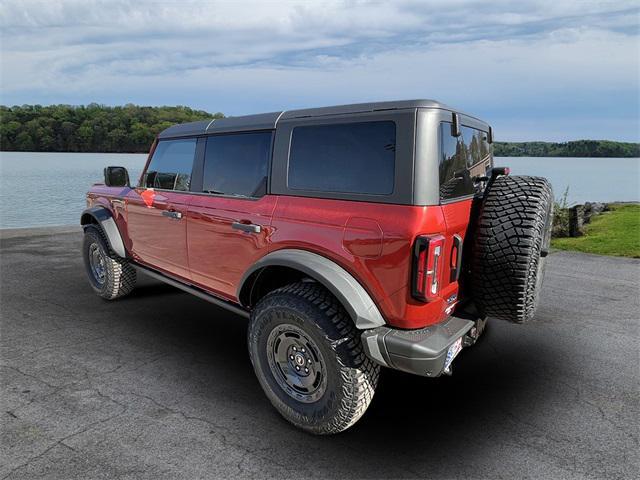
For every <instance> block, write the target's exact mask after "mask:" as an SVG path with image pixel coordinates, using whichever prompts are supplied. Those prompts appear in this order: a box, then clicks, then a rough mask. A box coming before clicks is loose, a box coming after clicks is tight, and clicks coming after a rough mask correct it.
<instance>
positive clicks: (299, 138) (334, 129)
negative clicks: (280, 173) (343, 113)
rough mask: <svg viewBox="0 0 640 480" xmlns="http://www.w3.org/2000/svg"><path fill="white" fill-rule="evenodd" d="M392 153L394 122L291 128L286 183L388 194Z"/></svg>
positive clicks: (298, 187) (314, 188)
mask: <svg viewBox="0 0 640 480" xmlns="http://www.w3.org/2000/svg"><path fill="white" fill-rule="evenodd" d="M395 152H396V125H395V123H394V122H390V121H378V122H362V123H343V124H332V125H313V126H303V127H295V128H294V129H293V132H292V134H291V149H290V153H289V172H288V177H287V183H288V186H289V188H291V189H294V190H310V191H322V192H339V193H356V194H369V195H388V194H391V193H393V185H394V172H395Z"/></svg>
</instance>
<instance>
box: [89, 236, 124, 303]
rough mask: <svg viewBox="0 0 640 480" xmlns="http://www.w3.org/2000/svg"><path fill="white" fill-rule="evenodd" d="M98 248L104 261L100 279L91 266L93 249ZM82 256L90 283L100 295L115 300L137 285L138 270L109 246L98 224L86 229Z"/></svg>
mask: <svg viewBox="0 0 640 480" xmlns="http://www.w3.org/2000/svg"><path fill="white" fill-rule="evenodd" d="M92 248H98V249H99V253H100V254H101V255H102V257H101V258H102V260H103V262H104V268H103V270H104V277H103V281H102V282H101V281H100V280H98V278H97V277H96V275H95V274H94V272H93V271H92V267H91V260H90V255H91V253H90V252H91V249H92ZM82 258H83V260H84V266H85V270H86V272H87V277H88V278H89V284H90V285H91V288H93V290H94V292H96V293H97V294H98V295H99V296H100V297H102V298H104V299H105V300H115V299H116V298H120V297H123V296H125V295H127V294H128V293H130V292H131V291H132V290H133V289H134V287H135V285H136V270H135V268H133V266H132V265H131V264H130V263H129V262H128V261H127V260H126V259H124V258H121V257H119V256H118V255H116V253H115V252H114V251H113V250H112V249H111V247H110V246H109V242H108V241H107V239H106V237H105V235H104V232H103V231H102V229H101V228H100V227H99V226H97V225H89V226H87V227H85V229H84V241H83V243H82Z"/></svg>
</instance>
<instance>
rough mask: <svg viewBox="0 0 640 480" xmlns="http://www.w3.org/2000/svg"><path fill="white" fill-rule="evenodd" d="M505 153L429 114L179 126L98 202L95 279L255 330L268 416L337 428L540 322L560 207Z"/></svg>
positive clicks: (90, 200)
mask: <svg viewBox="0 0 640 480" xmlns="http://www.w3.org/2000/svg"><path fill="white" fill-rule="evenodd" d="M492 141H493V132H492V129H491V127H490V126H489V125H487V124H486V123H485V122H483V121H481V120H479V119H477V118H475V117H472V116H470V115H467V114H464V113H462V112H459V111H457V110H454V109H452V108H450V107H447V106H446V105H443V104H441V103H438V102H435V101H430V100H416V101H397V102H380V103H367V104H357V105H345V106H336V107H326V108H314V109H304V110H292V111H284V112H274V113H265V114H259V115H248V116H241V117H230V118H222V119H216V120H211V121H201V122H193V123H188V124H182V125H175V126H172V127H170V128H167V129H166V130H164V131H163V132H161V133H160V134H159V135H158V136H157V139H156V140H155V141H154V143H153V145H152V147H151V152H150V153H149V157H148V160H147V163H146V166H145V168H144V171H143V173H142V175H141V177H140V179H139V181H138V182H137V183H136V184H135V185H130V183H129V175H128V173H127V171H126V170H125V169H124V168H122V167H107V168H105V178H104V183H103V184H96V185H94V186H93V187H92V188H91V190H90V191H89V192H88V193H87V209H86V210H85V211H84V212H83V213H82V216H81V223H82V225H83V227H84V243H83V252H82V253H83V257H84V262H85V265H86V271H87V275H88V277H89V282H90V284H91V286H92V287H93V289H94V290H95V292H96V293H97V294H98V295H100V296H101V297H102V298H104V299H107V300H113V299H116V298H119V297H122V296H124V295H126V294H128V293H129V292H131V290H132V289H133V288H134V286H135V283H136V274H137V271H142V272H144V273H145V274H147V275H150V276H152V277H154V278H156V279H159V280H162V281H164V282H166V283H169V284H170V285H173V286H175V287H177V288H180V289H182V290H185V291H187V292H190V293H192V294H194V295H196V296H198V297H200V298H203V299H206V300H208V301H210V302H212V303H214V304H216V305H218V306H222V307H224V308H227V309H230V310H231V311H233V312H236V313H237V314H239V315H241V316H244V317H247V318H249V327H248V336H247V338H248V349H249V356H250V358H251V362H252V364H253V367H254V369H255V373H256V376H257V378H258V380H259V382H260V385H261V386H262V388H263V390H264V392H265V394H266V396H267V397H268V398H269V400H270V401H271V403H272V404H273V406H274V407H275V408H276V409H277V410H278V412H280V414H281V415H282V416H283V417H284V418H286V419H287V420H288V421H290V422H291V423H293V424H294V425H296V426H297V427H299V428H302V429H304V430H306V431H309V432H312V433H316V434H329V433H336V432H340V431H343V430H345V429H347V428H349V427H350V426H351V425H353V424H354V423H355V422H356V421H357V420H358V419H359V418H360V417H361V416H362V414H363V413H364V412H365V410H366V409H367V407H368V406H369V403H370V402H371V400H372V397H373V393H374V390H375V388H376V384H377V382H378V377H379V372H380V368H381V367H388V368H392V369H398V370H402V371H405V372H410V373H413V374H417V375H421V376H425V377H437V376H439V375H442V374H446V375H449V374H451V372H452V362H453V360H454V358H455V357H456V355H457V354H458V353H459V352H460V350H461V349H462V348H464V347H468V346H470V345H472V344H473V343H474V342H475V341H476V340H477V339H478V337H479V335H480V334H481V333H482V331H483V329H484V326H485V322H486V318H487V317H488V316H490V317H493V318H499V319H503V320H507V321H512V322H517V323H523V322H526V321H528V320H530V319H531V318H532V317H533V315H534V312H535V309H536V305H537V302H538V294H539V291H540V286H541V282H542V278H543V273H544V266H545V257H546V256H547V252H548V249H549V237H550V230H551V229H550V225H551V218H552V205H553V201H552V200H553V195H552V191H551V187H550V185H549V183H548V181H547V180H545V179H544V178H539V177H526V176H510V175H508V174H509V171H508V169H507V168H496V167H494V165H493V156H492Z"/></svg>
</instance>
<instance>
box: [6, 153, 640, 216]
mask: <svg viewBox="0 0 640 480" xmlns="http://www.w3.org/2000/svg"><path fill="white" fill-rule="evenodd" d="M146 158H147V156H146V154H112V153H26V152H0V228H16V227H33V226H48V225H73V224H77V223H78V221H79V217H80V212H82V210H83V209H84V207H85V193H86V191H87V190H88V189H89V187H90V186H91V184H92V183H94V182H97V181H102V169H103V168H104V167H105V166H107V165H120V166H124V167H126V168H127V169H128V170H129V176H130V178H131V181H132V182H137V179H138V177H139V176H140V173H141V171H142V169H143V168H144V163H145V161H146ZM495 164H496V165H499V166H509V167H511V170H512V174H515V175H540V176H545V177H547V178H548V179H549V180H550V181H551V183H552V185H553V188H554V191H555V195H556V198H559V197H560V196H561V195H562V193H563V192H564V190H565V189H566V188H567V187H569V195H568V199H569V202H570V203H584V202H586V201H601V202H612V201H640V159H639V158H530V157H515V158H511V157H498V158H496V159H495Z"/></svg>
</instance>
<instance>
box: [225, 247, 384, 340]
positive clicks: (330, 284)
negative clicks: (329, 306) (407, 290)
mask: <svg viewBox="0 0 640 480" xmlns="http://www.w3.org/2000/svg"><path fill="white" fill-rule="evenodd" d="M269 266H279V267H289V268H293V269H295V270H299V271H301V272H302V273H304V274H305V275H307V276H309V277H311V278H312V279H314V280H316V281H317V282H318V283H320V284H322V285H323V286H324V287H325V288H327V289H328V290H329V291H330V292H331V293H333V294H334V295H335V296H336V298H337V299H338V300H339V301H340V303H342V305H343V306H344V307H345V309H346V310H347V312H348V313H349V315H350V316H351V318H352V319H353V321H354V323H355V326H356V328H358V329H361V330H365V329H370V328H376V327H381V326H383V325H385V323H386V322H385V321H384V318H383V317H382V314H381V313H380V310H378V307H377V306H376V304H375V303H374V301H373V300H372V298H371V296H370V295H369V294H368V293H367V291H366V290H365V289H364V288H363V287H362V285H361V284H360V283H359V282H358V281H357V280H356V279H355V278H354V277H353V275H351V274H350V273H349V272H347V271H346V270H345V269H344V268H342V267H341V266H340V265H338V264H336V263H335V262H334V261H332V260H330V259H328V258H326V257H323V256H322V255H318V254H316V253H312V252H309V251H307V250H298V249H282V250H276V251H275V252H271V253H269V254H267V255H265V256H264V257H262V258H261V259H260V260H258V261H257V262H256V263H255V264H254V265H253V266H252V267H251V268H249V269H248V270H247V271H246V272H245V273H244V275H243V276H242V279H241V280H240V285H239V286H238V290H237V296H238V298H241V292H242V291H243V288H244V287H245V283H246V282H247V280H248V279H249V278H250V277H251V276H252V275H253V274H254V273H256V272H258V271H259V270H261V269H263V268H265V267H269Z"/></svg>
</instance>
